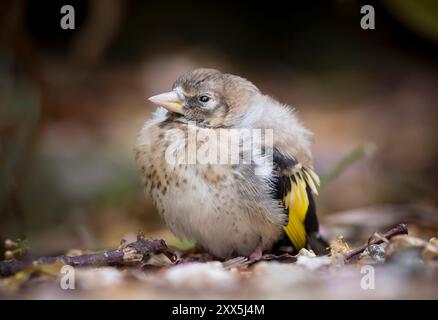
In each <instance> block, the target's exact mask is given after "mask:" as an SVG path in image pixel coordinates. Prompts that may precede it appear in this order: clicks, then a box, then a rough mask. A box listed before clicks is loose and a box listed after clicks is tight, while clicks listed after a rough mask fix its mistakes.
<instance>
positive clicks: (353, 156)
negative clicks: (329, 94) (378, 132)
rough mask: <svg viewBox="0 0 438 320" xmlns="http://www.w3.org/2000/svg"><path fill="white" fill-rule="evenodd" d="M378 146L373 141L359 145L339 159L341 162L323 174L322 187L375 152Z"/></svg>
mask: <svg viewBox="0 0 438 320" xmlns="http://www.w3.org/2000/svg"><path fill="white" fill-rule="evenodd" d="M375 148H376V146H375V145H374V144H372V143H367V144H363V145H360V146H358V147H357V148H355V149H354V150H353V151H351V152H350V153H349V154H347V155H346V156H345V157H344V158H342V159H341V161H339V163H338V164H337V165H336V166H335V167H334V168H333V169H331V170H330V171H329V172H328V173H326V174H325V175H323V176H321V188H323V187H324V186H326V185H327V184H328V183H330V182H331V181H333V180H334V179H336V178H337V177H338V176H339V175H340V174H341V173H343V172H344V171H345V170H347V169H348V168H349V167H350V166H351V165H352V164H353V163H355V162H356V161H359V160H361V159H362V158H365V157H367V156H369V155H371V154H373V152H374V150H375Z"/></svg>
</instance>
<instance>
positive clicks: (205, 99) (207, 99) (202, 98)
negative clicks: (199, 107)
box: [199, 96, 210, 103]
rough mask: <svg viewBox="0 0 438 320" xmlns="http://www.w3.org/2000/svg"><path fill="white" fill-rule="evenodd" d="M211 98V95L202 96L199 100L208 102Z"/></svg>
mask: <svg viewBox="0 0 438 320" xmlns="http://www.w3.org/2000/svg"><path fill="white" fill-rule="evenodd" d="M209 100H210V97H207V96H200V97H199V101H201V102H204V103H205V102H208V101H209Z"/></svg>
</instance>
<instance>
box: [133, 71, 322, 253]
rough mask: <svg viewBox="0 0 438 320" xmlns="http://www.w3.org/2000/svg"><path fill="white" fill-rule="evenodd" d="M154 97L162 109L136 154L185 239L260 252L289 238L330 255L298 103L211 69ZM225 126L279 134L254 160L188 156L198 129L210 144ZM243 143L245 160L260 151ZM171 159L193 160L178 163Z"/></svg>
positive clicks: (161, 207) (211, 247)
mask: <svg viewBox="0 0 438 320" xmlns="http://www.w3.org/2000/svg"><path fill="white" fill-rule="evenodd" d="M149 100H150V101H151V102H153V103H154V104H156V105H158V106H159V108H158V109H157V110H156V112H155V114H154V115H153V117H152V119H151V120H149V121H147V122H146V123H145V125H144V127H143V128H142V129H141V131H140V134H139V135H138V138H137V142H136V146H135V156H136V160H137V162H138V164H139V165H140V168H141V172H142V180H143V184H144V186H145V191H146V193H147V194H148V195H150V196H151V198H152V200H153V203H154V205H155V206H156V208H157V209H158V211H159V213H160V215H161V216H162V217H163V218H164V220H165V222H166V224H167V225H168V226H169V228H170V229H171V231H172V232H173V233H174V234H175V235H176V236H178V237H180V238H185V239H189V240H192V241H194V242H195V243H196V244H197V245H198V246H200V247H202V248H204V249H205V250H207V251H208V252H209V253H211V254H212V255H214V256H217V257H220V258H229V257H232V256H234V255H243V256H252V257H254V256H256V257H257V256H260V254H261V252H264V251H271V250H272V249H273V248H274V247H276V246H278V245H279V244H283V245H284V244H286V243H289V244H291V245H292V246H293V247H294V249H295V250H299V249H301V248H304V247H306V248H311V249H313V250H314V251H316V252H317V253H323V252H325V249H326V243H325V241H323V240H322V239H321V238H320V236H319V232H318V228H319V226H318V219H317V216H316V212H315V204H314V200H313V195H315V194H317V187H318V185H319V179H318V176H317V175H316V174H315V173H314V171H313V167H312V154H311V150H310V148H311V145H312V140H313V135H312V133H311V132H309V131H308V130H307V129H305V128H304V127H303V125H302V124H301V122H300V121H299V120H298V118H297V116H296V114H295V112H294V110H293V109H292V108H291V107H290V106H287V105H284V104H281V103H279V102H277V101H276V100H274V99H273V98H271V97H269V96H266V95H264V94H262V93H261V92H260V91H259V90H258V89H257V87H256V86H255V85H253V84H252V83H251V82H250V81H248V80H246V79H244V78H241V77H239V76H235V75H231V74H227V73H222V72H220V71H218V70H215V69H205V68H201V69H195V70H193V71H191V72H188V73H186V74H184V75H182V76H180V77H179V78H178V79H177V80H176V81H175V83H174V84H173V87H172V90H171V91H170V92H167V93H163V94H159V95H156V96H153V97H151V98H149ZM189 124H190V125H192V126H193V124H194V128H195V129H194V130H193V129H188V125H189ZM223 129H260V130H266V129H270V130H271V132H272V133H273V134H272V139H271V143H270V144H269V145H268V144H266V145H263V146H262V148H261V149H262V150H263V154H262V156H260V157H256V158H255V159H252V161H249V162H243V161H241V162H239V163H237V164H236V161H234V162H233V161H228V163H227V162H225V163H222V162H220V163H205V162H202V163H201V162H200V161H196V162H194V163H193V162H189V161H187V158H188V156H187V153H188V152H196V150H195V151H193V150H191V149H190V141H189V140H190V139H191V138H190V134H192V135H193V132H196V137H197V138H196V142H197V143H198V144H200V145H201V147H200V148H202V147H203V146H204V145H207V148H206V150H210V149H208V147H209V146H208V145H209V144H210V143H212V142H211V141H210V140H209V139H206V138H205V137H209V136H211V135H210V134H213V133H214V134H215V136H219V135H220V132H221V130H222V132H223V131H224V130H223ZM174 132H179V133H182V134H172V133H174ZM228 132H232V130H231V131H228ZM262 132H265V131H262ZM213 136H214V135H213ZM199 137H202V139H201V138H199ZM264 137H265V135H264ZM239 139H240V140H239V146H240V147H242V149H241V151H240V153H239V157H243V155H244V154H247V153H248V152H249V153H250V152H251V151H252V150H248V144H245V141H244V139H246V138H241V137H240V138H239ZM215 143H216V144H215V145H213V146H210V147H212V148H213V147H216V146H217V141H215ZM220 143H222V142H219V144H220ZM245 146H246V147H245ZM197 147H198V145H197ZM245 148H246V149H245ZM250 148H251V147H250ZM219 150H222V149H220V148H219ZM219 152H221V151H219ZM265 153H266V156H264V155H265ZM169 155H170V156H171V157H173V159H176V160H181V159H182V160H185V161H169ZM239 160H241V159H239Z"/></svg>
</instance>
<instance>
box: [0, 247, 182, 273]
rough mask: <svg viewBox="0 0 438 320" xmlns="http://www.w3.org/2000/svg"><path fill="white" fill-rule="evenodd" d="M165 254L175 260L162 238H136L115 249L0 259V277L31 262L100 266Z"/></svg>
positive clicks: (21, 268)
mask: <svg viewBox="0 0 438 320" xmlns="http://www.w3.org/2000/svg"><path fill="white" fill-rule="evenodd" d="M159 253H163V254H165V255H166V256H167V257H168V258H169V259H170V260H172V261H174V260H175V255H174V253H173V252H171V251H170V250H169V248H168V247H167V245H166V243H165V242H164V240H144V239H138V240H137V241H135V242H132V243H130V244H128V245H122V246H121V247H120V248H118V249H117V250H112V251H106V252H100V253H93V254H86V255H82V256H76V257H71V256H65V255H62V256H56V257H41V258H37V259H32V258H26V259H24V260H17V259H11V260H5V261H0V277H8V276H11V275H13V274H15V273H17V272H19V271H21V270H23V269H25V268H26V267H28V266H30V265H32V264H37V265H41V264H54V263H58V262H62V263H65V264H68V265H71V266H80V267H84V266H102V265H130V264H135V263H139V262H141V261H143V260H144V259H145V258H147V257H148V256H149V255H150V254H159Z"/></svg>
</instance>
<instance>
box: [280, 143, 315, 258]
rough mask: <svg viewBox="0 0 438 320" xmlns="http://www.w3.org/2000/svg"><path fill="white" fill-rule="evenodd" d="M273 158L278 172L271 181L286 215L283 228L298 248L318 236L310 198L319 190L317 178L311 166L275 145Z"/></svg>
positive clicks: (312, 201) (313, 208) (313, 207)
mask: <svg viewBox="0 0 438 320" xmlns="http://www.w3.org/2000/svg"><path fill="white" fill-rule="evenodd" d="M273 160H274V165H275V169H276V171H277V174H278V175H277V177H276V179H275V182H274V185H275V191H276V197H277V198H278V199H280V200H281V201H282V202H283V205H284V207H285V209H286V210H287V213H288V217H289V219H288V223H287V225H286V226H284V231H285V233H286V235H287V236H288V238H289V239H290V241H291V242H292V244H293V246H294V247H295V249H297V250H299V249H301V248H304V247H306V246H307V244H308V243H309V242H312V241H311V240H312V239H311V238H312V237H314V236H316V237H319V233H318V229H319V225H318V219H317V216H316V210H315V204H314V200H313V195H317V194H318V190H317V188H318V187H319V178H318V176H317V175H316V173H315V172H314V171H313V169H312V168H310V167H307V166H305V165H303V164H301V163H300V162H298V161H297V160H296V159H295V158H294V157H292V156H288V155H284V154H282V153H281V152H280V151H278V150H277V149H275V148H274V150H273ZM312 247H313V246H312ZM317 251H320V250H317Z"/></svg>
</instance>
